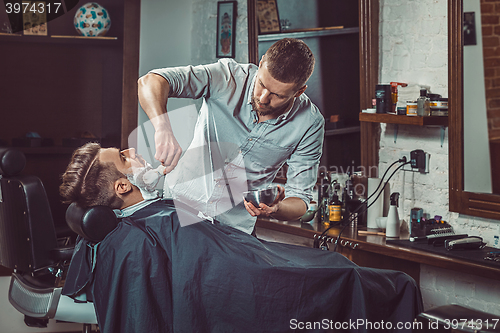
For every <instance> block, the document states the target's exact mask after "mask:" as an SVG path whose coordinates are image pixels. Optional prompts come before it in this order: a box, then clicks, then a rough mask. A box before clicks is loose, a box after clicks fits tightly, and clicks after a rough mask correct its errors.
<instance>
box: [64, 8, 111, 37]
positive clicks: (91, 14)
mask: <svg viewBox="0 0 500 333" xmlns="http://www.w3.org/2000/svg"><path fill="white" fill-rule="evenodd" d="M73 22H74V24H75V29H76V31H78V33H79V34H80V35H82V36H87V37H95V36H104V35H105V34H106V33H107V32H108V31H109V28H110V27H111V19H110V18H109V13H108V11H107V10H106V9H104V7H102V6H101V5H100V4H98V3H96V2H89V3H86V4H85V5H83V6H81V7H80V8H79V9H78V10H77V11H76V14H75V19H74V20H73Z"/></svg>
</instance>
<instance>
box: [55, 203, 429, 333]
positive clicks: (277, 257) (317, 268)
mask: <svg viewBox="0 0 500 333" xmlns="http://www.w3.org/2000/svg"><path fill="white" fill-rule="evenodd" d="M88 245H89V244H88V242H87V241H85V240H80V241H79V242H78V244H77V248H76V249H75V253H74V255H73V259H72V262H71V265H70V268H69V271H68V275H67V278H66V282H65V286H64V289H63V294H65V295H69V296H75V295H77V294H79V293H80V292H81V291H82V290H86V291H87V293H88V296H89V297H91V298H93V300H94V305H95V309H96V314H97V319H98V322H99V326H100V329H101V332H103V333H110V332H113V333H126V332H134V333H139V332H147V333H154V332H175V333H181V332H186V333H195V332H196V333H201V332H216V333H224V332H238V333H241V332H252V333H253V332H290V331H307V332H326V331H329V330H330V329H332V331H339V330H340V329H339V328H344V329H347V330H343V331H351V332H370V331H373V332H375V331H376V332H383V331H385V330H383V329H382V328H390V326H392V327H393V328H396V327H397V325H399V326H402V325H405V324H406V326H407V327H408V325H409V324H410V323H411V322H412V321H413V319H414V318H415V316H416V315H417V314H418V313H420V312H421V311H422V300H421V296H420V291H419V289H418V286H417V285H416V284H415V281H414V280H413V279H412V278H411V277H409V276H408V275H406V274H404V273H402V272H397V271H390V270H380V269H372V268H363V267H358V266H357V265H355V264H354V263H352V262H351V261H349V260H348V259H346V258H345V257H344V256H342V255H341V254H338V253H334V252H329V251H321V250H319V249H313V248H306V247H299V246H293V245H286V244H280V243H273V242H267V241H262V240H259V239H257V238H255V237H253V236H251V235H248V234H246V233H243V232H241V231H239V230H236V229H234V228H232V227H229V226H223V225H218V224H212V223H210V222H206V221H204V222H199V223H195V224H192V225H189V226H185V227H181V226H180V225H179V220H178V217H177V213H176V209H175V207H173V206H171V205H168V204H167V203H165V202H164V201H158V202H155V203H153V204H151V205H149V206H147V207H145V208H143V209H141V210H139V211H137V212H135V213H134V214H133V215H132V216H130V217H129V218H125V219H123V220H122V221H121V222H120V223H119V225H118V227H117V228H116V229H115V230H114V231H112V232H111V233H110V234H108V236H107V237H106V238H105V239H104V240H103V241H102V242H101V243H100V244H99V245H98V248H97V252H96V253H97V255H96V261H95V267H94V269H93V272H92V263H91V257H92V251H91V248H90V247H89V246H88ZM388 322H390V323H388ZM398 323H399V324H398ZM401 324H402V325H401ZM389 325H390V326H389ZM403 327H404V326H403ZM388 331H391V330H388ZM395 331H398V332H399V331H405V330H395ZM406 331H408V332H409V331H410V330H406Z"/></svg>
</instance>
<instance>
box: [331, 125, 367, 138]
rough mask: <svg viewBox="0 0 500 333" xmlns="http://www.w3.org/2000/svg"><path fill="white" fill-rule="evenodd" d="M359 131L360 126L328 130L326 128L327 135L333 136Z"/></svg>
mask: <svg viewBox="0 0 500 333" xmlns="http://www.w3.org/2000/svg"><path fill="white" fill-rule="evenodd" d="M359 131H360V127H359V126H352V127H342V128H335V129H328V130H325V136H333V135H342V134H349V133H356V132H359Z"/></svg>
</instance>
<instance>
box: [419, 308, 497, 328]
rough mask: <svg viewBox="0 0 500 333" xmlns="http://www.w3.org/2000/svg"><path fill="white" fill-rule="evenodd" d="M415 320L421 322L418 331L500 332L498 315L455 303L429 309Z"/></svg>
mask: <svg viewBox="0 0 500 333" xmlns="http://www.w3.org/2000/svg"><path fill="white" fill-rule="evenodd" d="M416 321H417V322H420V323H421V326H420V328H421V329H420V330H418V331H420V332H432V333H459V332H471V333H490V332H491V333H493V332H500V318H499V316H496V315H493V314H490V313H486V312H483V311H478V310H476V309H472V308H469V307H465V306H461V305H457V304H450V305H443V306H439V307H436V308H433V309H429V310H427V311H425V312H422V313H421V314H420V315H418V317H417V319H416Z"/></svg>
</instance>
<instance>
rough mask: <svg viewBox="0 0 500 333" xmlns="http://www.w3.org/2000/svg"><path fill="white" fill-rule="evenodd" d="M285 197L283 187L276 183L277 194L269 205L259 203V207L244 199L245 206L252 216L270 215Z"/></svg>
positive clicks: (276, 209)
mask: <svg viewBox="0 0 500 333" xmlns="http://www.w3.org/2000/svg"><path fill="white" fill-rule="evenodd" d="M284 198H285V189H284V188H283V187H282V186H280V185H278V195H277V196H276V199H275V200H274V201H273V203H272V204H271V205H269V206H268V205H266V204H263V203H261V204H260V205H259V207H255V206H254V205H253V204H252V203H251V202H248V201H246V200H244V203H245V208H246V210H247V211H248V212H249V213H250V215H252V216H270V215H271V214H274V213H276V212H277V211H278V209H279V204H280V202H281V201H282V200H283V199H284Z"/></svg>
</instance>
